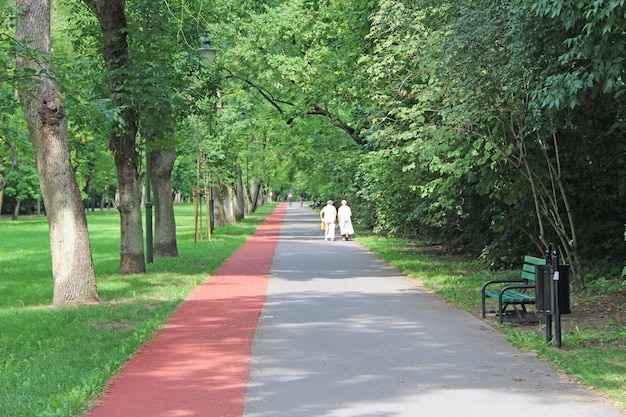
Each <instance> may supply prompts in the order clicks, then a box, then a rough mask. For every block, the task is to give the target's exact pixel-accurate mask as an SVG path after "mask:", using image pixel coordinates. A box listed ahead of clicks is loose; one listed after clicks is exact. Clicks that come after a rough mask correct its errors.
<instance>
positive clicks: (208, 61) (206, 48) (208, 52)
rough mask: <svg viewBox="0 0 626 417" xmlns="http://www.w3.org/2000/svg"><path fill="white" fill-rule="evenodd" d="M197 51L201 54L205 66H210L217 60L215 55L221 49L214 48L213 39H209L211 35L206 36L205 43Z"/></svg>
mask: <svg viewBox="0 0 626 417" xmlns="http://www.w3.org/2000/svg"><path fill="white" fill-rule="evenodd" d="M197 51H198V53H199V54H200V58H201V59H202V63H203V64H204V65H205V66H207V67H210V66H211V65H212V64H213V62H215V57H216V56H217V51H219V49H217V48H213V47H212V46H211V41H210V40H209V37H208V36H205V37H204V43H203V44H202V46H201V47H200V48H198V50H197Z"/></svg>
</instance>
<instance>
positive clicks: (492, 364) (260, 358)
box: [243, 203, 624, 417]
mask: <svg viewBox="0 0 626 417" xmlns="http://www.w3.org/2000/svg"><path fill="white" fill-rule="evenodd" d="M355 216H358V213H355ZM476 297H479V294H478V292H477V294H476ZM564 343H566V341H565V340H564ZM249 372H250V373H249V377H248V384H247V389H246V394H245V403H244V414H243V415H244V416H245V417H278V416H288V417H331V416H332V417H343V416H345V417H400V416H406V417H421V416H423V417H448V416H454V417H459V416H460V417H478V416H480V417H495V416H500V415H504V416H507V417H518V416H542V417H546V416H558V417H562V416H567V417H594V416H598V417H618V416H620V417H623V416H624V414H622V413H621V412H620V411H619V410H618V409H617V408H615V407H613V406H611V405H610V404H609V402H608V401H607V400H605V399H603V398H601V397H599V396H597V395H595V394H594V393H593V392H591V391H590V390H587V389H585V388H583V387H580V386H578V385H577V384H575V383H573V382H572V381H570V380H569V379H568V378H567V377H565V376H562V375H560V374H558V373H556V372H555V371H553V370H552V369H551V368H550V367H549V366H548V365H547V364H545V363H544V362H541V361H539V360H537V359H536V358H535V356H534V355H532V354H529V353H525V352H522V351H520V350H517V349H515V348H513V347H512V346H511V345H510V344H509V343H508V342H506V340H505V339H504V337H503V335H502V334H501V333H499V332H498V331H496V330H494V329H493V328H491V327H490V325H489V324H488V323H486V322H484V321H482V320H480V319H478V318H475V317H474V316H472V315H470V314H468V313H466V312H464V311H461V310H459V309H458V308H456V307H455V306H453V305H451V304H449V303H446V302H445V301H443V300H442V299H440V298H439V297H437V296H436V295H434V294H432V293H430V292H429V291H426V290H424V289H423V288H421V287H420V286H419V285H418V284H416V283H415V281H413V280H410V279H408V278H406V277H404V276H403V275H401V274H400V273H398V272H397V271H396V270H394V269H393V268H391V267H390V266H389V265H387V264H386V263H384V262H382V261H381V260H379V259H378V258H377V257H376V256H375V255H373V254H372V253H370V252H369V251H367V250H365V249H364V248H363V247H362V246H360V245H359V243H358V236H357V240H356V241H351V242H344V241H341V240H340V238H339V240H336V241H335V242H325V241H324V232H323V231H321V230H320V228H319V217H318V215H317V213H316V212H315V211H313V210H311V209H310V208H309V207H306V206H305V207H300V205H299V204H297V203H295V204H293V205H292V206H289V207H288V208H287V211H286V215H285V218H284V222H283V225H282V228H281V231H280V238H279V240H278V245H277V247H276V251H275V254H274V258H273V263H272V266H271V271H270V279H269V283H268V288H267V296H266V299H265V304H264V306H263V309H262V311H261V315H260V317H259V322H258V325H257V329H256V333H255V336H254V339H253V343H252V356H251V358H250V371H249Z"/></svg>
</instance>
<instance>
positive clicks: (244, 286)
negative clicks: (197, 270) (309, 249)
mask: <svg viewBox="0 0 626 417" xmlns="http://www.w3.org/2000/svg"><path fill="white" fill-rule="evenodd" d="M286 207H287V206H286V204H285V203H283V204H280V205H279V206H278V207H277V208H276V209H275V210H274V212H273V213H272V214H271V215H270V216H269V217H268V218H267V219H266V220H265V222H263V223H262V224H261V225H260V226H259V227H258V229H257V231H256V233H255V234H254V235H252V236H251V237H250V239H248V241H247V242H246V243H245V244H244V245H243V246H242V247H241V249H239V250H238V251H237V252H235V254H234V255H233V256H232V257H231V258H229V259H228V260H227V261H226V262H225V263H224V265H222V266H221V267H220V269H219V270H218V271H217V272H216V273H215V274H214V275H213V276H211V277H210V279H209V280H208V281H206V282H205V283H203V284H201V285H200V286H199V287H198V288H196V289H195V290H194V291H193V292H192V293H191V294H190V296H189V297H188V298H187V300H186V301H185V302H184V303H183V304H182V305H181V306H180V307H179V308H178V310H177V311H176V313H175V314H174V315H173V316H172V318H171V319H170V320H169V321H168V323H167V324H166V325H165V326H164V327H163V328H162V329H161V330H160V331H159V332H158V334H157V335H156V336H155V337H154V338H153V339H152V340H150V341H149V342H148V344H147V345H146V346H145V347H143V348H142V349H141V350H140V352H139V353H138V354H136V355H135V356H133V357H132V358H131V360H130V361H129V362H128V363H127V364H126V365H125V366H124V367H123V368H122V370H121V371H120V373H119V374H117V375H116V376H115V377H114V378H113V379H112V380H111V381H110V384H111V386H110V389H109V391H108V393H107V394H106V395H105V396H104V397H102V398H100V400H99V404H98V405H96V406H95V407H94V408H93V409H92V410H91V412H89V413H87V414H85V416H89V417H190V416H196V417H241V415H242V414H243V402H244V396H245V392H246V383H247V380H248V370H249V364H250V352H251V349H252V338H253V336H254V332H255V329H256V325H257V321H258V318H259V315H260V313H261V308H262V307H263V303H264V301H265V295H266V290H267V281H268V279H269V273H270V268H271V266H272V258H273V257H274V252H275V249H276V244H277V243H278V236H279V234H280V227H281V224H282V222H283V219H284V216H285V211H286Z"/></svg>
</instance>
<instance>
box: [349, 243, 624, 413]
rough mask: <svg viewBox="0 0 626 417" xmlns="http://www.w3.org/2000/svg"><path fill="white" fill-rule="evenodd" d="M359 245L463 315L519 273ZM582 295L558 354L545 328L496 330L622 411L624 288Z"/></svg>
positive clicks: (476, 311) (411, 250) (414, 249)
mask: <svg viewBox="0 0 626 417" xmlns="http://www.w3.org/2000/svg"><path fill="white" fill-rule="evenodd" d="M358 240H359V243H361V244H363V245H364V246H365V247H367V248H368V249H370V250H371V251H372V252H374V253H376V254H377V255H378V256H379V257H380V258H382V259H384V260H385V261H387V262H389V263H390V264H392V265H393V266H395V267H396V268H397V269H398V270H400V271H402V272H403V273H404V274H406V275H407V276H409V277H411V278H413V279H416V280H417V281H419V282H420V283H421V284H422V285H423V286H425V287H427V288H429V289H432V290H434V291H435V292H437V293H438V294H440V295H442V296H444V297H445V298H447V299H448V300H450V301H452V302H454V303H456V304H457V305H459V306H460V307H461V308H463V309H464V310H466V311H468V312H470V313H471V314H473V315H475V316H477V317H480V308H481V307H480V304H481V300H480V289H481V287H482V284H483V283H484V282H485V281H487V280H489V279H493V278H497V277H506V278H509V277H514V276H516V275H519V272H518V271H503V272H498V273H497V275H496V274H494V272H492V271H488V270H486V269H485V268H483V267H482V266H481V265H480V264H479V263H478V262H476V261H473V260H469V259H463V258H462V257H460V256H457V255H449V254H442V251H441V250H438V248H436V247H434V246H431V245H427V244H421V243H419V242H413V241H408V240H404V239H390V238H379V237H373V236H364V235H363V234H360V235H359V239H358ZM611 286H612V288H611V289H610V291H608V292H604V291H603V290H602V289H601V288H595V289H594V290H593V291H591V292H588V293H585V294H572V295H571V305H572V314H571V315H567V316H563V330H562V341H563V347H562V349H554V348H553V347H551V346H549V345H547V344H546V341H545V327H544V326H543V325H541V324H539V325H523V326H520V325H511V324H504V325H498V324H496V323H495V322H493V321H492V320H489V321H490V322H491V323H494V325H495V326H497V327H498V328H499V329H500V330H502V331H503V332H504V333H505V334H506V335H507V338H508V340H509V341H511V342H512V343H513V344H514V345H516V346H517V347H519V348H521V349H524V350H526V351H531V352H535V353H536V354H537V356H538V357H539V358H540V359H543V360H546V361H548V362H549V363H550V364H551V365H552V366H553V367H554V368H555V369H557V370H559V371H560V372H563V373H567V374H570V375H571V376H573V377H574V378H576V380H577V381H579V382H580V383H581V384H583V385H585V386H587V387H591V388H594V389H595V390H596V391H597V392H599V393H601V394H603V395H605V396H607V397H608V398H610V399H611V400H612V401H613V402H614V403H615V405H616V406H618V407H619V408H621V409H622V410H624V411H626V303H625V302H624V301H625V300H626V298H625V297H626V288H624V287H625V285H624V284H623V283H622V284H619V283H617V285H616V283H613V284H611Z"/></svg>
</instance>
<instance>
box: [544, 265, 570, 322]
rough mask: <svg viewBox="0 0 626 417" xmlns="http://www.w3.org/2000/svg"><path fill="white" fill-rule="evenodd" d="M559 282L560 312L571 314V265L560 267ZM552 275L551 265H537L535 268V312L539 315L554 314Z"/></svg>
mask: <svg viewBox="0 0 626 417" xmlns="http://www.w3.org/2000/svg"><path fill="white" fill-rule="evenodd" d="M558 270H559V280H558V281H557V291H558V294H559V312H560V313H561V314H570V313H571V312H572V311H571V309H570V293H569V265H559V268H558ZM552 279H553V277H552V275H551V274H550V265H537V266H536V267H535V299H536V303H535V311H536V312H537V313H544V314H546V313H547V314H552V313H553V312H552V311H550V309H551V307H552V303H551V301H550V296H551V290H550V286H551V285H552Z"/></svg>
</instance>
